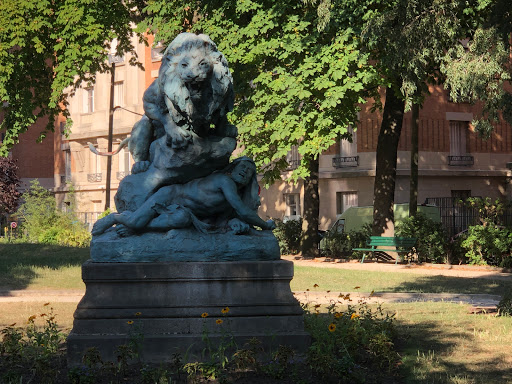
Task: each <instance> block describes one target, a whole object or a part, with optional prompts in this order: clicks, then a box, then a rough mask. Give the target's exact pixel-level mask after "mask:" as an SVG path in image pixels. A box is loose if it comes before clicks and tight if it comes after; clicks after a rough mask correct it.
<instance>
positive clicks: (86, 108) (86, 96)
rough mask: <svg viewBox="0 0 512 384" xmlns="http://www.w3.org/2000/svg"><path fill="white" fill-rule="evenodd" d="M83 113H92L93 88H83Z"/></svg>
mask: <svg viewBox="0 0 512 384" xmlns="http://www.w3.org/2000/svg"><path fill="white" fill-rule="evenodd" d="M82 101H83V106H82V112H83V113H93V112H94V88H92V87H90V88H84V90H83V100H82Z"/></svg>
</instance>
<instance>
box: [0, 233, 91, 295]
mask: <svg viewBox="0 0 512 384" xmlns="http://www.w3.org/2000/svg"><path fill="white" fill-rule="evenodd" d="M88 258H89V248H73V247H63V246H58V245H44V244H28V243H15V244H0V290H12V289H84V288H85V286H84V284H83V282H82V279H81V277H80V276H81V266H82V264H83V263H84V262H85V261H86V260H87V259H88Z"/></svg>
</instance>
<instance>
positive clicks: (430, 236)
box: [396, 212, 448, 263]
mask: <svg viewBox="0 0 512 384" xmlns="http://www.w3.org/2000/svg"><path fill="white" fill-rule="evenodd" d="M396 235H397V236H401V237H416V238H418V242H417V243H416V253H417V255H418V261H420V262H426V261H430V262H434V263H444V262H446V261H447V260H446V252H447V247H448V242H447V237H446V233H445V231H444V229H443V225H442V224H441V223H436V222H434V221H432V220H431V219H429V218H428V217H427V216H426V215H425V214H423V213H421V212H418V213H417V214H416V216H412V217H408V218H406V219H404V220H403V221H402V222H400V223H398V224H397V226H396Z"/></svg>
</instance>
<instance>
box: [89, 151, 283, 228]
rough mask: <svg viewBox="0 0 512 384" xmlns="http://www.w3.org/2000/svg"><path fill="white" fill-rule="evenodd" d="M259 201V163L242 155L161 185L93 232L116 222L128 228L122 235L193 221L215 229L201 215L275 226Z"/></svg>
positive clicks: (215, 219)
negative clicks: (133, 207)
mask: <svg viewBox="0 0 512 384" xmlns="http://www.w3.org/2000/svg"><path fill="white" fill-rule="evenodd" d="M259 205H260V199H259V196H258V183H257V180H256V166H255V164H254V162H253V161H252V160H251V159H250V158H248V157H241V158H238V159H236V160H234V161H233V162H232V163H230V164H229V165H228V166H227V167H226V168H225V169H224V170H223V171H220V172H214V173H212V174H210V175H208V176H206V177H203V178H199V179H195V180H192V181H189V182H188V183H185V184H173V185H169V186H165V187H162V188H160V189H159V190H158V191H157V192H155V193H154V194H153V195H152V196H151V197H150V198H149V199H148V200H147V201H146V202H144V204H143V205H142V206H141V207H139V208H138V209H137V210H136V211H134V212H130V211H124V212H123V213H111V214H109V215H108V216H106V217H104V218H102V219H100V220H98V221H97V222H96V223H95V224H94V226H93V229H92V234H93V235H95V236H96V235H99V234H101V233H103V232H105V231H106V230H107V229H108V228H110V227H112V226H113V225H115V224H122V225H123V226H124V227H126V228H127V229H128V231H126V230H124V229H122V230H121V232H120V234H122V235H123V234H124V235H126V234H129V233H130V232H131V231H134V232H144V231H152V230H168V229H174V228H185V227H188V226H191V225H193V226H195V227H196V229H198V230H200V231H201V232H208V231H210V230H212V231H215V225H213V226H212V225H211V224H206V223H204V222H202V221H201V219H206V220H207V221H209V222H214V223H218V222H223V223H224V224H226V223H228V222H231V224H230V225H232V226H234V227H240V223H237V220H234V219H238V220H240V221H242V222H243V223H246V224H249V225H254V226H258V227H260V228H261V229H264V230H271V229H274V228H275V223H274V221H273V220H268V221H264V220H263V219H261V218H260V217H259V216H258V213H257V209H258V206H259ZM130 230H131V231H130ZM235 232H237V230H236V229H235ZM239 232H243V230H241V229H240V230H239Z"/></svg>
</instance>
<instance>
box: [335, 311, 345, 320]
mask: <svg viewBox="0 0 512 384" xmlns="http://www.w3.org/2000/svg"><path fill="white" fill-rule="evenodd" d="M342 316H343V313H340V312H336V313H335V314H334V317H335V318H337V319H339V318H340V317H342Z"/></svg>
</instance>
